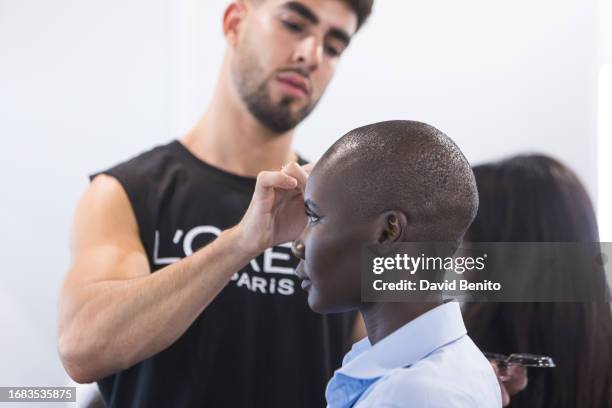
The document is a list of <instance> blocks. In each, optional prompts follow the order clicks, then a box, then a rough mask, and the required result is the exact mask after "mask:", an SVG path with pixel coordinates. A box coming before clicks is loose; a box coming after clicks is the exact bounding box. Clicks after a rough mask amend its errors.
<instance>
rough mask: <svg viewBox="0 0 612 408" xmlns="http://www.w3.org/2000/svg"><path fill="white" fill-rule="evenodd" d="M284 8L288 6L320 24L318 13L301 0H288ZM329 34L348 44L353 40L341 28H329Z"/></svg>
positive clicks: (312, 21)
mask: <svg viewBox="0 0 612 408" xmlns="http://www.w3.org/2000/svg"><path fill="white" fill-rule="evenodd" d="M283 8H286V9H287V10H291V11H293V12H294V13H297V14H299V15H300V16H302V17H303V18H305V19H306V20H308V21H310V22H311V23H312V24H314V25H317V24H319V17H317V16H316V14H315V13H314V12H313V11H312V10H311V9H310V8H308V7H307V6H305V5H304V4H302V3H300V2H299V1H288V2H287V3H285V4H283ZM329 36H330V37H333V38H335V39H337V40H339V41H342V42H343V43H344V44H345V45H346V46H348V45H349V43H350V42H351V36H350V35H349V34H348V33H346V32H345V31H344V30H341V29H339V28H335V27H334V28H331V29H330V30H329Z"/></svg>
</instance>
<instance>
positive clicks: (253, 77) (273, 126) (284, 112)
mask: <svg viewBox="0 0 612 408" xmlns="http://www.w3.org/2000/svg"><path fill="white" fill-rule="evenodd" d="M255 61H256V59H255V58H253V57H252V58H249V56H248V55H243V56H242V58H239V60H238V61H237V64H236V66H235V67H234V69H233V70H232V80H233V82H234V85H235V86H236V88H237V90H238V94H239V95H240V98H241V99H242V101H243V102H244V104H245V105H246V107H247V109H248V110H249V112H250V113H251V115H253V116H254V117H255V118H256V119H257V120H258V121H259V123H261V124H262V125H263V126H265V127H266V128H268V129H270V130H271V131H272V132H274V133H285V132H287V131H288V130H291V129H293V128H294V127H296V126H297V125H298V124H299V123H300V122H301V121H302V120H304V118H306V117H307V116H308V115H309V114H310V112H312V110H313V109H314V107H315V106H316V104H317V101H314V103H309V104H307V105H306V106H304V107H303V108H301V109H299V110H297V111H293V110H292V109H291V104H292V103H293V101H294V100H295V98H294V97H292V96H288V95H286V96H283V98H282V99H281V100H280V101H279V102H278V103H274V102H273V101H272V98H271V97H270V93H269V90H268V84H269V83H270V82H271V81H273V80H274V78H275V73H274V74H272V75H270V76H268V77H267V78H265V77H264V74H263V70H262V69H261V68H260V67H256V65H257V64H256V63H255Z"/></svg>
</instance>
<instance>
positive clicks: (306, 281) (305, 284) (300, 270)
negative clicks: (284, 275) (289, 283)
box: [295, 261, 312, 290]
mask: <svg viewBox="0 0 612 408" xmlns="http://www.w3.org/2000/svg"><path fill="white" fill-rule="evenodd" d="M295 274H296V276H297V277H298V279H299V280H300V281H302V282H301V285H302V289H304V290H307V289H308V288H310V286H312V282H311V281H310V278H309V277H308V275H306V273H305V272H304V261H300V263H299V264H298V266H297V267H296V268H295Z"/></svg>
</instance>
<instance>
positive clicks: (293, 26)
mask: <svg viewBox="0 0 612 408" xmlns="http://www.w3.org/2000/svg"><path fill="white" fill-rule="evenodd" d="M282 23H283V26H285V28H286V29H287V30H289V31H291V32H293V33H301V32H302V31H304V27H303V26H302V25H300V24H297V23H293V22H291V21H288V20H282Z"/></svg>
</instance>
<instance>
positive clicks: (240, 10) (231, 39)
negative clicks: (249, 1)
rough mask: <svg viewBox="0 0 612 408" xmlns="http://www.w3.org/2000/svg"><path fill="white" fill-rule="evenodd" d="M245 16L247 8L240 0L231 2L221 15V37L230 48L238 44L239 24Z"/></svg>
mask: <svg viewBox="0 0 612 408" xmlns="http://www.w3.org/2000/svg"><path fill="white" fill-rule="evenodd" d="M246 14H247V6H246V4H245V3H244V1H242V0H237V1H233V2H232V3H231V4H230V5H228V6H227V8H226V9H225V13H223V35H225V38H226V39H227V41H228V43H229V45H230V46H232V47H235V46H236V45H237V44H238V39H239V38H240V29H241V26H242V24H241V23H242V22H243V21H244V19H245V18H246Z"/></svg>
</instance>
